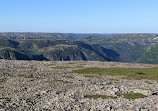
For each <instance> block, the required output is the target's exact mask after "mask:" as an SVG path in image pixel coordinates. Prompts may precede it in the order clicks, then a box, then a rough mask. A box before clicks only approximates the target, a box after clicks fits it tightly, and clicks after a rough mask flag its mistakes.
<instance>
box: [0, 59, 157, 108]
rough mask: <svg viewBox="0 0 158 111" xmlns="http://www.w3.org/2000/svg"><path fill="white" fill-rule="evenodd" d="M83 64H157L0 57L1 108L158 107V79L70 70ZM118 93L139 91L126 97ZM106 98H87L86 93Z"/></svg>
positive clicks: (95, 65)
mask: <svg viewBox="0 0 158 111" xmlns="http://www.w3.org/2000/svg"><path fill="white" fill-rule="evenodd" d="M85 67H102V68H108V67H129V68H133V67H136V68H138V67H139V68H149V67H150V68H151V67H158V66H157V65H148V64H128V63H115V62H97V61H89V62H85V61H74V62H72V61H71V62H70V61H67V62H62V61H55V62H54V61H16V60H0V111H158V81H156V80H146V79H142V80H128V79H126V78H124V77H123V76H111V75H94V74H93V75H92V74H77V73H72V70H75V69H82V68H85ZM118 93H122V94H123V93H141V94H143V95H145V97H144V98H139V99H127V98H124V97H123V96H122V95H119V94H118ZM97 94H98V95H106V96H108V98H106V99H103V98H97V99H94V98H86V96H85V95H97Z"/></svg>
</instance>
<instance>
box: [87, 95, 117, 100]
mask: <svg viewBox="0 0 158 111" xmlns="http://www.w3.org/2000/svg"><path fill="white" fill-rule="evenodd" d="M84 97H85V98H89V99H92V98H93V99H98V98H102V99H107V98H112V99H115V98H117V97H114V96H107V95H98V94H96V95H85V96H84Z"/></svg>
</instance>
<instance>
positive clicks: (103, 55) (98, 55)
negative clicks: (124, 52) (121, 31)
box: [0, 39, 119, 61]
mask: <svg viewBox="0 0 158 111" xmlns="http://www.w3.org/2000/svg"><path fill="white" fill-rule="evenodd" d="M1 41H3V42H4V43H5V44H1V47H0V59H9V60H53V61H60V60H65V61H69V60H74V61H78V60H84V61H88V60H91V61H117V60H118V58H119V54H118V53H117V52H115V51H113V50H111V49H105V48H103V47H102V46H100V45H96V44H93V45H92V44H91V45H90V44H87V43H84V42H80V41H68V40H60V39H51V40H48V39H33V40H16V41H13V40H8V39H6V40H1Z"/></svg>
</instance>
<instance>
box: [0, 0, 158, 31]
mask: <svg viewBox="0 0 158 111" xmlns="http://www.w3.org/2000/svg"><path fill="white" fill-rule="evenodd" d="M157 5H158V0H0V32H59V33H158V6H157Z"/></svg>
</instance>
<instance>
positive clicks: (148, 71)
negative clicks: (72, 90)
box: [73, 68, 158, 80]
mask: <svg viewBox="0 0 158 111" xmlns="http://www.w3.org/2000/svg"><path fill="white" fill-rule="evenodd" d="M138 72H141V74H140V73H139V74H138ZM73 73H79V74H100V75H123V76H127V78H128V79H138V80H139V79H149V80H158V68H84V69H78V70H73Z"/></svg>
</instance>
